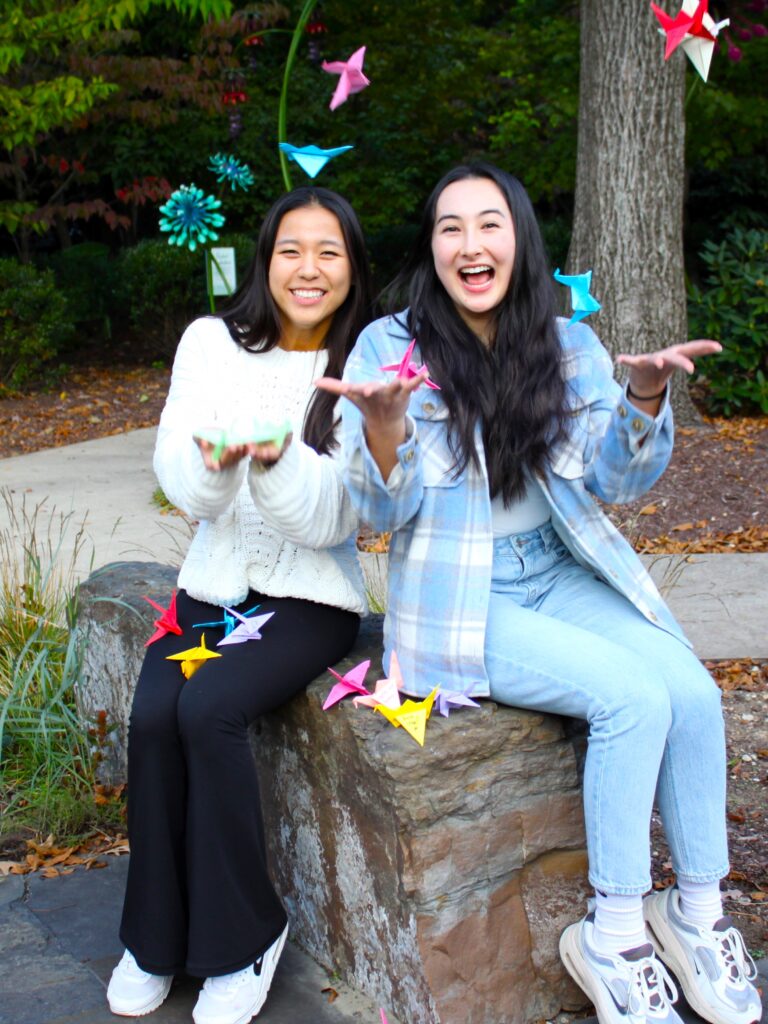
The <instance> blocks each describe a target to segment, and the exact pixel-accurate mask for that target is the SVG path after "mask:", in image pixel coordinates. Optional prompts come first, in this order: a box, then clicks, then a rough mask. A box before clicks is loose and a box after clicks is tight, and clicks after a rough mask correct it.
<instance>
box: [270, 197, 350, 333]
mask: <svg viewBox="0 0 768 1024" xmlns="http://www.w3.org/2000/svg"><path fill="white" fill-rule="evenodd" d="M351 284H352V277H351V264H350V260H349V255H348V253H347V247H346V245H345V243H344V233H343V232H342V229H341V224H340V223H339V219H338V217H337V216H336V214H335V213H331V211H330V210H326V209H325V207H324V206H320V205H315V206H301V207H299V208H298V209H296V210H291V211H290V212H289V213H286V214H285V216H284V217H283V219H282V220H281V221H280V225H279V227H278V229H277V235H276V237H275V245H274V248H273V250H272V258H271V259H270V261H269V291H270V293H271V295H272V298H273V299H274V300H275V303H276V304H277V307H278V309H279V312H280V322H281V324H282V335H281V338H280V346H281V347H282V348H287V349H317V348H321V347H322V343H323V339H324V338H325V335H326V334H327V333H328V328H329V327H330V326H331V321H332V320H333V314H334V313H335V312H336V310H337V309H338V308H339V306H341V305H342V303H343V302H344V300H345V299H346V297H347V296H348V295H349V289H350V287H351Z"/></svg>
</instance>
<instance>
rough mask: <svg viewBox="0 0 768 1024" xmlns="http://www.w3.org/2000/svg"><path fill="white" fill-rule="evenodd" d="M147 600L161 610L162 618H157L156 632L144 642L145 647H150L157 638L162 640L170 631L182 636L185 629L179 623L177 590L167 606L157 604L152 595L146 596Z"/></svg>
mask: <svg viewBox="0 0 768 1024" xmlns="http://www.w3.org/2000/svg"><path fill="white" fill-rule="evenodd" d="M144 600H145V601H149V603H150V604H151V605H152V607H153V608H156V609H157V610H158V611H159V612H160V618H159V619H155V632H154V633H153V634H152V636H151V637H150V638H149V640H147V642H146V643H145V644H144V646H145V647H149V645H150V644H153V643H154V642H155V640H160V639H161V638H162V637H164V636H166V635H167V634H168V633H175V634H176V636H181V634H182V633H183V632H184V630H183V629H182V628H181V626H180V625H179V621H178V619H177V618H176V591H175V590H174V592H173V594H172V595H171V600H170V603H169V605H168V607H167V608H163V606H162V605H161V604H157V602H156V601H153V600H152V598H151V597H146V596H145V597H144Z"/></svg>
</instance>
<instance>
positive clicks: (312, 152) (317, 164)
mask: <svg viewBox="0 0 768 1024" xmlns="http://www.w3.org/2000/svg"><path fill="white" fill-rule="evenodd" d="M279 145H280V149H282V151H283V152H284V153H285V154H286V155H287V157H288V159H289V160H294V161H295V162H296V163H297V164H298V165H299V167H301V169H302V170H303V171H306V172H307V174H308V175H309V176H310V178H315V177H316V176H317V175H318V174H319V173H320V171H322V169H323V168H324V167H325V165H326V164H327V163H328V161H329V160H333V158H334V157H335V156H338V155H339V154H340V153H346V152H347V150H348V149H354V148H355V147H354V146H337V147H336V149H319V148H318V147H317V146H292V145H291V144H290V142H281V143H279Z"/></svg>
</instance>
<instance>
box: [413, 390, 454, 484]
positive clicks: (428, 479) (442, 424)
mask: <svg viewBox="0 0 768 1024" xmlns="http://www.w3.org/2000/svg"><path fill="white" fill-rule="evenodd" d="M408 413H409V415H410V416H412V417H413V419H414V420H415V421H416V433H417V436H418V439H419V447H420V448H421V464H422V478H423V481H424V486H425V487H456V486H458V484H459V483H460V482H461V478H462V476H463V475H464V474H463V473H462V474H460V475H459V476H458V477H457V476H455V468H456V460H455V458H454V457H453V454H452V452H451V450H450V448H449V447H448V407H447V406H446V404H445V402H444V401H443V400H442V399H441V398H440V397H439V395H437V394H436V393H435V392H434V391H432V390H430V391H429V392H428V393H426V394H424V395H422V394H419V393H416V395H415V396H414V397H413V398H412V399H411V404H410V405H409V407H408Z"/></svg>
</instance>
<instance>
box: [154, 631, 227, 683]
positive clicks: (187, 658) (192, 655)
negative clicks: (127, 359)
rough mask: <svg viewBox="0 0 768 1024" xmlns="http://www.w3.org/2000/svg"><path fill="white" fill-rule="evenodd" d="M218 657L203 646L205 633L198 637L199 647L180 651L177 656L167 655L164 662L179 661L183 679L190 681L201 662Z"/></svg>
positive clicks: (218, 655)
mask: <svg viewBox="0 0 768 1024" xmlns="http://www.w3.org/2000/svg"><path fill="white" fill-rule="evenodd" d="M220 657H221V655H220V654H217V653H216V651H209V650H208V648H207V647H206V646H205V633H203V634H202V636H201V637H200V646H199V647H190V648H189V649H188V650H186V651H180V652H179V653H178V654H169V655H168V657H167V658H166V659H165V660H166V661H180V662H181V671H182V672H183V673H184V678H185V679H191V678H192V676H193V675H194V674H195V672H197V670H198V669H199V668H200V666H201V665H202V664H203V662H205V661H207V660H208V659H209V658H220Z"/></svg>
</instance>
